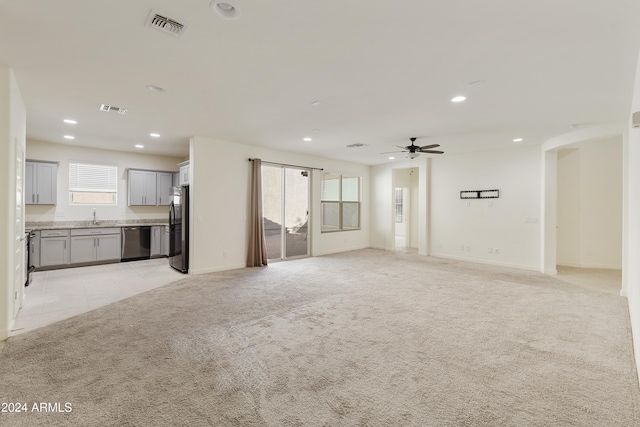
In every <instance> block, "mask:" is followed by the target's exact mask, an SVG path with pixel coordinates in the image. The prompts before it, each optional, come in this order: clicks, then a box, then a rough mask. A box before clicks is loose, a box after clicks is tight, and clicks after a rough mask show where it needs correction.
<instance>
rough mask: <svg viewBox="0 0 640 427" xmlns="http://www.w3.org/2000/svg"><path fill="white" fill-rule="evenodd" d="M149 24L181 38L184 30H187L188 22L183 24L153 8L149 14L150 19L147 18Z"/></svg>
mask: <svg viewBox="0 0 640 427" xmlns="http://www.w3.org/2000/svg"><path fill="white" fill-rule="evenodd" d="M147 26H149V27H151V28H155V29H156V30H160V31H162V32H163V33H167V34H171V35H172V36H173V37H175V38H177V39H179V38H181V37H182V35H183V34H184V32H185V31H187V25H186V24H182V23H180V22H178V21H176V20H175V19H171V18H169V17H167V16H166V15H164V14H160V13H157V12H155V11H153V10H152V11H151V13H150V14H149V19H147Z"/></svg>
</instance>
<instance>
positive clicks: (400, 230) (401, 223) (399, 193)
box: [394, 187, 410, 248]
mask: <svg viewBox="0 0 640 427" xmlns="http://www.w3.org/2000/svg"><path fill="white" fill-rule="evenodd" d="M394 212H395V222H396V226H395V229H396V230H395V244H396V248H406V247H408V246H409V239H410V230H409V224H410V222H409V212H410V210H409V188H407V187H396V189H395V211H394Z"/></svg>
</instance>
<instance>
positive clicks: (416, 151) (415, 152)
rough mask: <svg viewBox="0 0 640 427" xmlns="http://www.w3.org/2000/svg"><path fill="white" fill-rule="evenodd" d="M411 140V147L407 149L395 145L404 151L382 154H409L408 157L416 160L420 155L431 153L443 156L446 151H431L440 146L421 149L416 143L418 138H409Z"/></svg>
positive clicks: (428, 146)
mask: <svg viewBox="0 0 640 427" xmlns="http://www.w3.org/2000/svg"><path fill="white" fill-rule="evenodd" d="M409 139H410V140H411V145H407V146H406V147H402V146H400V145H394V147H398V148H402V151H387V152H385V153H380V154H391V153H407V157H409V158H410V159H415V158H416V157H418V156H419V155H420V153H429V154H442V153H444V151H438V150H431V148H436V147H439V146H440V144H431V145H423V146H422V147H420V146H419V145H415V144H414V142H415V141H416V139H418V138H409Z"/></svg>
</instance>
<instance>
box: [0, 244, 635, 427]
mask: <svg viewBox="0 0 640 427" xmlns="http://www.w3.org/2000/svg"><path fill="white" fill-rule="evenodd" d="M0 378H1V380H0V402H6V403H8V402H13V403H26V404H27V405H26V406H27V412H26V413H0V425H2V426H39V425H42V426H56V425H60V426H69V425H74V426H75V425H78V426H177V425H190V426H206V425H211V426H581V427H582V426H635V425H637V424H638V419H640V408H639V406H638V404H639V403H640V391H639V390H640V389H639V388H638V382H637V376H636V371H635V365H634V361H633V352H632V345H631V335H630V329H629V324H628V312H627V303H626V300H625V299H624V298H622V297H620V296H617V295H611V294H607V293H603V292H597V291H594V290H592V289H587V288H581V287H577V286H574V285H573V284H570V283H566V282H562V281H559V280H557V279H556V278H553V277H550V276H545V275H542V274H539V273H535V272H527V271H521V270H513V269H506V268H499V267H493V266H487V265H480V264H470V263H463V262H457V261H450V260H442V259H433V258H425V257H420V256H418V255H414V254H394V253H388V252H383V251H377V250H362V251H354V252H349V253H344V254H338V255H331V256H325V257H317V258H307V259H302V260H298V261H291V262H283V263H278V264H272V265H270V266H269V267H266V268H263V269H242V270H235V271H229V272H222V273H214V274H209V275H203V276H195V277H189V278H186V279H184V280H182V281H180V282H177V283H175V284H171V285H168V286H165V287H162V288H158V289H155V290H153V291H149V292H146V293H144V294H141V295H138V296H135V297H133V298H130V299H127V300H124V301H120V302H118V303H115V304H112V305H110V306H106V307H103V308H100V309H98V310H94V311H92V312H89V313H86V314H83V315H80V316H77V317H74V318H71V319H68V320H65V321H62V322H59V323H56V324H53V325H51V326H48V327H45V328H42V329H38V330H35V331H32V332H28V333H25V334H23V335H19V336H16V337H12V338H10V339H9V340H8V342H7V343H6V345H5V346H4V348H3V349H2V353H1V354H0ZM34 403H36V405H40V404H41V403H45V404H47V403H48V404H50V405H48V407H47V409H51V410H52V411H45V412H37V411H33V405H34ZM67 403H68V405H66V406H65V404H67ZM45 406H47V405H45ZM5 407H6V408H7V409H10V408H9V407H8V406H7V405H5ZM13 407H14V408H15V405H14V406H13ZM37 407H38V408H41V407H40V406H37ZM0 409H2V408H0ZM65 411H68V412H65Z"/></svg>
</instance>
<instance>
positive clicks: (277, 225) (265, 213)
mask: <svg viewBox="0 0 640 427" xmlns="http://www.w3.org/2000/svg"><path fill="white" fill-rule="evenodd" d="M282 200H283V199H282V168H280V167H274V166H265V165H262V217H263V222H264V237H265V240H266V245H267V258H268V259H281V258H282Z"/></svg>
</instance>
